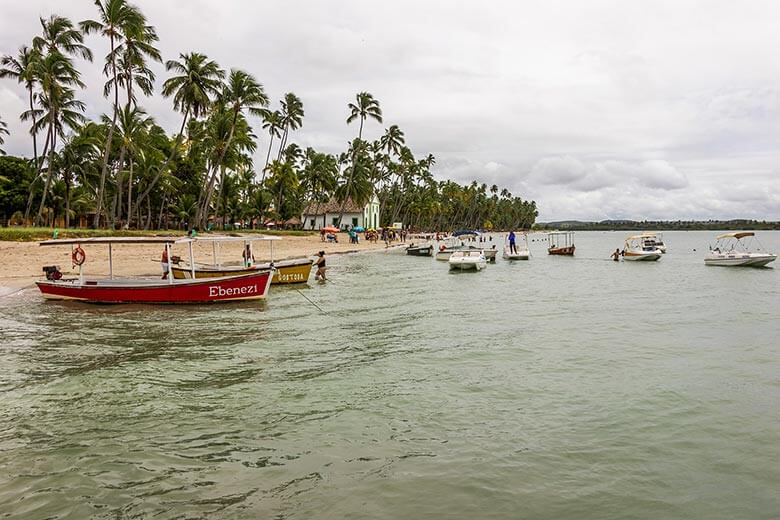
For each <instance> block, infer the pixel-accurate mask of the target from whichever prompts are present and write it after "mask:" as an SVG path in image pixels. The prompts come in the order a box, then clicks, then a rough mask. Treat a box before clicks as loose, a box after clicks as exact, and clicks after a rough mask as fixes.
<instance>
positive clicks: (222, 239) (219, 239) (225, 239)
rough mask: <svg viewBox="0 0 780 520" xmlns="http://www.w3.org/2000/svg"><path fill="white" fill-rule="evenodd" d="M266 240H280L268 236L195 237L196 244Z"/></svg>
mask: <svg viewBox="0 0 780 520" xmlns="http://www.w3.org/2000/svg"><path fill="white" fill-rule="evenodd" d="M267 240H281V238H280V237H271V236H268V235H254V236H228V235H208V236H197V237H195V241H196V242H260V241H267Z"/></svg>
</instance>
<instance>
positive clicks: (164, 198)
mask: <svg viewBox="0 0 780 520" xmlns="http://www.w3.org/2000/svg"><path fill="white" fill-rule="evenodd" d="M167 198H168V196H167V195H165V194H163V197H162V202H160V216H159V218H158V219H157V229H162V221H163V209H164V208H165V200H166V199H167Z"/></svg>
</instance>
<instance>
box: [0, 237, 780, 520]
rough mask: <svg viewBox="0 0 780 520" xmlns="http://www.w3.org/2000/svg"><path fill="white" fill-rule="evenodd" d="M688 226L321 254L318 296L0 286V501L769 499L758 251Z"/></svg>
mask: <svg viewBox="0 0 780 520" xmlns="http://www.w3.org/2000/svg"><path fill="white" fill-rule="evenodd" d="M712 235H713V233H709V232H706V233H698V232H689V233H684V232H679V233H666V234H665V237H664V238H665V241H666V243H667V245H668V247H669V253H668V254H667V255H665V257H664V258H663V259H662V260H661V261H660V262H657V263H628V262H625V263H614V262H611V261H609V260H606V258H607V257H608V255H609V253H610V252H611V251H612V250H614V248H615V247H618V246H621V245H622V238H623V236H624V233H578V234H577V237H576V244H577V247H578V250H577V257H576V258H563V257H549V256H546V255H545V254H544V245H543V244H542V243H539V242H532V243H531V251H532V253H533V254H534V257H533V258H532V259H531V260H530V261H528V262H517V263H511V264H510V263H508V262H505V261H503V260H501V259H500V258H499V259H498V262H497V263H496V264H495V265H490V266H488V268H487V269H486V270H485V271H483V272H480V273H449V272H448V269H447V265H446V263H444V262H437V261H435V260H432V259H427V258H416V257H407V256H405V255H403V254H399V253H376V254H373V253H372V254H362V255H354V256H347V257H332V258H331V259H330V261H329V265H332V266H333V267H332V268H331V269H330V270H329V276H330V278H331V280H330V281H328V282H327V283H326V284H324V285H321V284H316V283H312V285H311V286H310V287H309V288H305V289H303V291H304V293H305V294H306V296H307V297H308V298H310V299H311V300H312V301H313V302H315V303H316V304H317V305H319V306H320V307H321V308H322V309H323V310H324V311H325V313H321V312H320V311H318V310H317V309H316V308H314V307H313V306H312V305H311V304H310V303H309V302H307V301H306V300H305V299H304V298H303V297H302V296H301V295H300V294H299V293H298V292H297V291H295V290H291V289H285V288H282V289H276V288H274V289H273V290H272V294H271V296H270V298H269V300H268V302H267V304H264V305H257V304H237V305H222V306H205V307H204V306H200V307H199V306H193V307H151V306H115V307H103V306H88V305H83V304H63V303H55V302H48V303H47V302H44V301H43V300H42V299H41V298H40V296H39V294H38V293H37V290H34V289H32V290H27V291H23V292H21V293H17V294H14V295H12V296H8V297H5V298H3V299H0V331H1V332H0V468H1V470H0V517H4V516H8V517H19V518H41V519H43V518H74V519H77V518H86V517H91V516H94V517H97V518H288V519H300V518H334V519H340V518H380V519H396V518H425V519H429V518H468V519H473V518H533V519H548V518H549V519H561V518H572V519H611V518H614V519H626V518H635V519H659V518H664V519H669V518H680V519H682V518H686V519H689V518H702V519H708V520H711V519H733V518H749V519H763V518H766V519H770V518H778V516H780V492H779V490H780V463H779V462H778V461H780V341H779V340H778V337H780V320H778V303H780V297H779V296H778V289H779V288H780V270H778V269H733V268H718V267H706V266H705V265H704V263H703V261H702V256H703V251H702V249H706V244H707V241H708V239H709V238H710V237H711V236H712ZM760 238H761V239H762V241H763V242H764V244H765V245H766V246H768V248H769V249H773V250H775V251H780V233H772V232H764V233H761V234H760ZM694 248H696V249H697V251H696V252H694V251H693V249H694Z"/></svg>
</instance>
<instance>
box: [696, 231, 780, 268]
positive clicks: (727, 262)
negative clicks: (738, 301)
mask: <svg viewBox="0 0 780 520" xmlns="http://www.w3.org/2000/svg"><path fill="white" fill-rule="evenodd" d="M745 239H747V240H745ZM715 240H716V242H715V247H712V246H710V252H709V254H708V255H707V256H705V257H704V263H705V264H706V265H720V266H725V267H764V266H765V265H767V264H769V263H771V262H774V261H775V260H776V259H777V255H775V254H772V253H770V252H768V251H767V250H766V248H765V247H764V246H762V245H761V243H760V242H759V241H758V239H757V238H755V233H753V232H752V231H740V232H737V233H725V234H723V235H719V236H717V237H715ZM752 243H755V244H756V245H757V247H756V248H755V251H753V250H751V249H752V248H751V246H752Z"/></svg>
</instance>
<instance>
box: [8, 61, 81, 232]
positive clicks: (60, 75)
mask: <svg viewBox="0 0 780 520" xmlns="http://www.w3.org/2000/svg"><path fill="white" fill-rule="evenodd" d="M36 76H37V77H38V80H39V81H40V84H41V93H40V94H39V95H38V96H37V102H38V104H39V105H40V107H41V108H34V109H32V110H27V111H25V112H24V113H22V116H21V117H22V120H23V121H26V120H28V119H33V118H34V119H36V123H35V125H34V126H33V127H32V131H33V132H39V131H40V130H42V129H43V127H44V126H46V127H47V128H48V129H47V136H46V144H45V145H44V149H43V155H44V156H45V155H46V151H47V149H48V151H49V164H48V170H47V173H46V182H45V184H44V191H43V196H42V197H41V205H40V208H39V210H38V216H37V220H38V221H40V219H41V216H42V213H43V208H44V206H45V202H46V194H47V192H48V190H49V185H50V184H51V175H52V167H53V164H52V163H53V161H54V150H55V148H56V145H57V137H58V136H59V137H63V136H64V135H65V128H66V127H69V128H75V127H77V126H78V125H79V124H80V123H81V122H82V121H83V120H84V116H83V115H82V112H84V109H85V108H86V106H85V105H84V103H82V102H81V101H78V100H76V99H75V93H74V92H73V90H72V89H71V88H70V87H71V86H77V87H82V88H83V87H84V83H83V82H82V81H81V79H80V75H79V73H78V71H77V70H76V69H75V68H74V67H73V64H72V63H71V61H70V60H69V59H68V58H66V57H65V56H63V55H62V54H60V53H59V52H57V51H54V52H51V53H49V54H47V55H46V56H45V57H44V58H43V59H42V60H41V61H40V62H38V64H37V66H36Z"/></svg>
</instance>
